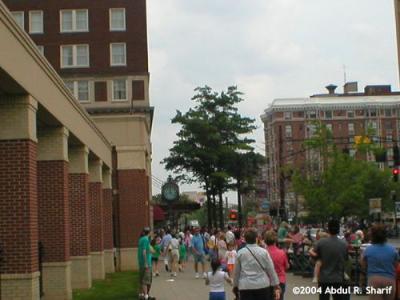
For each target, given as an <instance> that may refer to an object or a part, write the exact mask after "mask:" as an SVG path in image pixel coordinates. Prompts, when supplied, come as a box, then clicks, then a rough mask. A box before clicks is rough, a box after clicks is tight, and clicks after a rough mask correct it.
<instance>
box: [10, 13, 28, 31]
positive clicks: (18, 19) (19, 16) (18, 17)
mask: <svg viewBox="0 0 400 300" xmlns="http://www.w3.org/2000/svg"><path fill="white" fill-rule="evenodd" d="M12 16H13V18H14V20H15V22H17V24H18V25H19V26H20V27H21V28H22V29H24V24H25V18H24V12H23V11H13V12H12Z"/></svg>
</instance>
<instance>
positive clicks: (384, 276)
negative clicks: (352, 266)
mask: <svg viewBox="0 0 400 300" xmlns="http://www.w3.org/2000/svg"><path fill="white" fill-rule="evenodd" d="M370 236H371V242H372V245H370V246H368V247H367V248H366V249H365V250H364V252H363V254H362V256H361V259H360V263H361V266H363V267H365V268H366V269H367V278H368V287H370V288H375V289H377V290H379V289H382V291H384V292H383V294H381V295H379V294H370V296H369V299H371V300H380V299H385V300H386V299H387V300H392V299H394V296H395V293H396V268H397V265H398V259H399V255H398V253H397V251H396V249H395V248H394V247H393V246H392V245H389V244H387V243H386V240H387V233H386V229H385V227H384V226H383V225H380V224H379V225H374V226H372V227H371V229H370ZM385 288H387V289H385Z"/></svg>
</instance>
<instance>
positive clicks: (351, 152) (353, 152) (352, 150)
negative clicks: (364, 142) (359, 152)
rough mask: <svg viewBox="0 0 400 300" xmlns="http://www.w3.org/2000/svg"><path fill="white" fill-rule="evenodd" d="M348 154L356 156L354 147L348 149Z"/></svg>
mask: <svg viewBox="0 0 400 300" xmlns="http://www.w3.org/2000/svg"><path fill="white" fill-rule="evenodd" d="M349 156H350V157H355V156H356V150H355V149H350V150H349Z"/></svg>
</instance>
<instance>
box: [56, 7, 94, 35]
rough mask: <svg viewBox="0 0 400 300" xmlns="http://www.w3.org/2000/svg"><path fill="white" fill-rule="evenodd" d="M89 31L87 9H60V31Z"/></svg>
mask: <svg viewBox="0 0 400 300" xmlns="http://www.w3.org/2000/svg"><path fill="white" fill-rule="evenodd" d="M87 31H89V13H88V10H87V9H68V10H67V9H65V10H61V11H60V32H87Z"/></svg>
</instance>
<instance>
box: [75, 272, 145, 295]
mask: <svg viewBox="0 0 400 300" xmlns="http://www.w3.org/2000/svg"><path fill="white" fill-rule="evenodd" d="M138 280H139V279H138V273H137V272H118V273H114V274H107V277H106V279H105V280H94V281H93V287H92V288H91V289H89V290H75V291H74V293H73V299H74V300H136V299H138V290H139V283H138Z"/></svg>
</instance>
